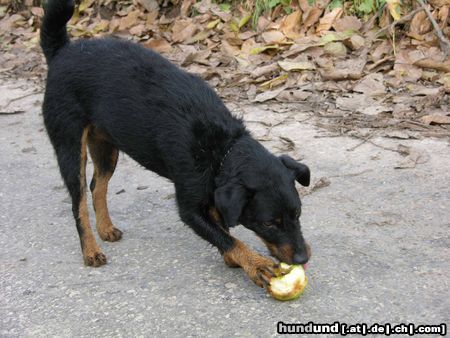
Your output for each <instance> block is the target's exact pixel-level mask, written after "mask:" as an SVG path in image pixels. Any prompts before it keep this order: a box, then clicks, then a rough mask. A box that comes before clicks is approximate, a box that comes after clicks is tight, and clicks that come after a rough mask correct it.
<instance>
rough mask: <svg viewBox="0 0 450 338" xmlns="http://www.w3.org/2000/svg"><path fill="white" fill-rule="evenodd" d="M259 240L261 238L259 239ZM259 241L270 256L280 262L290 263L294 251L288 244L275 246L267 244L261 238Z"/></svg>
mask: <svg viewBox="0 0 450 338" xmlns="http://www.w3.org/2000/svg"><path fill="white" fill-rule="evenodd" d="M260 238H261V237H260ZM261 240H262V241H263V242H264V244H265V245H266V246H267V249H269V251H270V253H271V254H272V256H274V257H276V258H278V259H279V260H280V261H281V262H291V261H292V257H293V256H294V249H293V247H292V245H290V244H283V245H281V246H277V245H275V244H273V243H270V242H267V241H266V240H264V239H263V238H261Z"/></svg>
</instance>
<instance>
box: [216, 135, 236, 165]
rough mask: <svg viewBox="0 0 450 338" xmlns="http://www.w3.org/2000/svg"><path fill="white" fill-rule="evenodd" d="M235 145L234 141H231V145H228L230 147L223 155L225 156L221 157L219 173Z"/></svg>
mask: <svg viewBox="0 0 450 338" xmlns="http://www.w3.org/2000/svg"><path fill="white" fill-rule="evenodd" d="M235 144H236V139H235V140H233V141H232V142H231V145H230V147H229V148H228V150H227V152H226V153H225V155H223V157H222V161H220V165H219V173H220V172H221V171H222V166H223V163H224V162H225V160H226V158H227V156H228V154H230V152H231V150H232V149H233V147H234V145H235Z"/></svg>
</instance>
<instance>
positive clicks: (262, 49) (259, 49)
mask: <svg viewBox="0 0 450 338" xmlns="http://www.w3.org/2000/svg"><path fill="white" fill-rule="evenodd" d="M274 49H275V50H276V49H280V47H278V46H277V45H268V46H259V47H255V48H253V49H252V50H251V51H250V54H251V55H256V54H259V53H262V52H265V51H266V50H274Z"/></svg>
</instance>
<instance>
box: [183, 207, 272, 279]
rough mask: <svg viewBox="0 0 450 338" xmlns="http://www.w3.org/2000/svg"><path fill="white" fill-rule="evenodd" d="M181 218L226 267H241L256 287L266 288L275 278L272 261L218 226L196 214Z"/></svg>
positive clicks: (185, 215)
mask: <svg viewBox="0 0 450 338" xmlns="http://www.w3.org/2000/svg"><path fill="white" fill-rule="evenodd" d="M181 218H182V220H183V222H185V223H186V224H187V225H189V226H190V227H191V228H192V229H193V230H194V231H195V232H196V233H197V234H198V235H199V236H200V237H202V238H203V239H205V240H207V241H208V242H210V243H211V244H212V245H214V246H215V247H217V248H218V249H219V251H220V253H221V254H222V255H223V259H224V261H225V263H226V264H227V265H228V266H230V267H241V268H242V269H243V270H244V271H245V272H246V273H247V275H248V276H249V277H250V279H251V280H252V281H254V282H255V283H256V284H257V285H258V286H260V287H265V286H267V284H268V283H269V282H270V278H272V277H274V276H275V271H276V269H277V264H275V262H274V261H272V260H271V259H270V258H268V257H264V256H261V255H260V254H258V253H256V252H254V251H252V250H250V249H249V248H248V247H247V246H246V245H245V244H244V243H242V242H241V241H239V240H238V239H236V238H234V237H233V236H231V235H230V233H229V232H228V231H227V230H226V229H224V228H223V227H221V226H220V225H219V224H216V223H213V222H212V221H210V220H208V219H205V218H204V217H203V216H202V215H201V214H196V213H183V212H181Z"/></svg>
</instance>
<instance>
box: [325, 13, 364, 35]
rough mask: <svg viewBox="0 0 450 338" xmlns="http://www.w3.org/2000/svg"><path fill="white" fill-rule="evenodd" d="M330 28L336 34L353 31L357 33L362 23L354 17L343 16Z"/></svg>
mask: <svg viewBox="0 0 450 338" xmlns="http://www.w3.org/2000/svg"><path fill="white" fill-rule="evenodd" d="M332 27H333V28H334V30H335V31H337V32H344V31H354V32H357V31H359V30H360V29H361V27H362V23H361V21H360V20H359V19H358V18H357V17H356V16H349V15H347V16H344V17H342V18H340V19H337V20H335V21H334V22H333V25H332Z"/></svg>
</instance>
